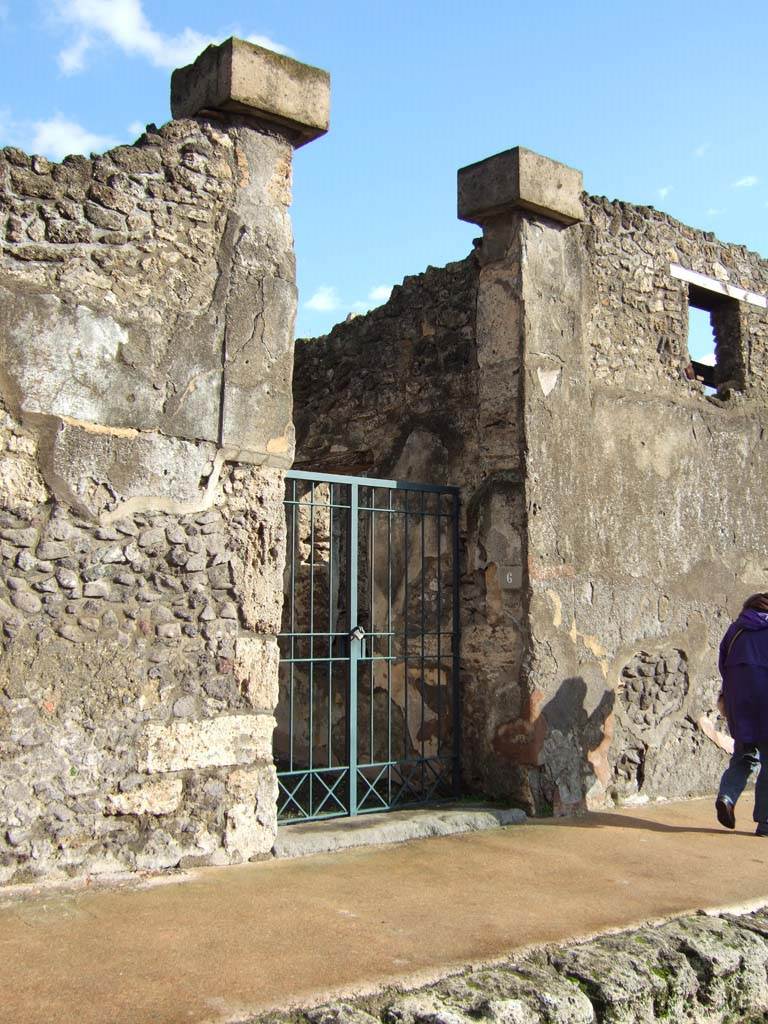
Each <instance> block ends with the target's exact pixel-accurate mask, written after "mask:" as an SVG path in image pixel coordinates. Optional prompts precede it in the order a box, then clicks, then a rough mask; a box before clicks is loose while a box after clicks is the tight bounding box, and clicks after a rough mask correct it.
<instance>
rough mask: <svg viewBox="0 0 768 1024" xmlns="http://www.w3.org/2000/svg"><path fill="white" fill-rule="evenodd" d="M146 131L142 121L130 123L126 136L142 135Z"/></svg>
mask: <svg viewBox="0 0 768 1024" xmlns="http://www.w3.org/2000/svg"><path fill="white" fill-rule="evenodd" d="M146 130H147V126H146V125H145V124H144V122H143V121H131V123H130V124H129V125H128V134H129V135H133V136H139V135H143V134H144V132H145V131H146Z"/></svg>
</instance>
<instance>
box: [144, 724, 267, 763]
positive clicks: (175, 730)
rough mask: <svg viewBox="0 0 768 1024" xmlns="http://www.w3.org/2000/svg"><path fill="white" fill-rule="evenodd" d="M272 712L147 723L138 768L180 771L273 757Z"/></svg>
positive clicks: (261, 760)
mask: <svg viewBox="0 0 768 1024" xmlns="http://www.w3.org/2000/svg"><path fill="white" fill-rule="evenodd" d="M274 728H275V720H274V718H273V717H272V716H271V715H226V716H221V717H219V718H209V719H205V720H204V721H202V722H186V721H181V722H171V723H170V724H169V725H165V724H162V723H159V722H149V723H148V724H147V727H146V731H145V734H144V745H145V749H144V751H143V753H142V754H141V755H140V758H139V768H140V770H141V771H145V772H179V771H184V770H185V769H189V768H210V767H214V766H215V767H221V766H223V765H236V764H253V763H254V762H262V763H263V762H268V761H271V759H272V732H273V730H274Z"/></svg>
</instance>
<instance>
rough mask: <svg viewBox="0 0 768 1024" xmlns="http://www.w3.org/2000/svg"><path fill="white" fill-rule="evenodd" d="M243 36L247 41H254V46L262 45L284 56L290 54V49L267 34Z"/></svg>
mask: <svg viewBox="0 0 768 1024" xmlns="http://www.w3.org/2000/svg"><path fill="white" fill-rule="evenodd" d="M235 34H237V33H235ZM245 38H246V39H247V40H248V42H249V43H255V44H256V46H263V47H264V48H265V49H267V50H274V51H275V53H283V54H285V55H286V57H287V56H290V53H291V51H290V50H289V49H288V47H287V46H283V44H282V43H276V42H275V41H274V39H270V38H269V36H246V37H245Z"/></svg>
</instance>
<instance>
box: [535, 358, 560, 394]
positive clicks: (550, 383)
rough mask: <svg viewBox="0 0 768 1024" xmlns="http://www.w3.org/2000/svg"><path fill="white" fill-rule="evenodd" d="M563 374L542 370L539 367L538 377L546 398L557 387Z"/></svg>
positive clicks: (557, 371)
mask: <svg viewBox="0 0 768 1024" xmlns="http://www.w3.org/2000/svg"><path fill="white" fill-rule="evenodd" d="M561 372H562V371H561V370H542V368H541V367H540V366H539V367H537V369H536V376H537V377H538V378H539V384H540V385H541V390H542V391H543V392H544V397H545V398H546V397H547V395H548V394H549V393H550V392H551V391H552V390H553V389H554V387H555V386H556V385H557V382H558V381H559V380H560V374H561Z"/></svg>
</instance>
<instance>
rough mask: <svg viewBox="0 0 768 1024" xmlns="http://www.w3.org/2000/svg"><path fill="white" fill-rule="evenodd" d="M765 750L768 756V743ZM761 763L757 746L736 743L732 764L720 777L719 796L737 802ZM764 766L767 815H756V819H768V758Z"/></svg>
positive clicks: (762, 771)
mask: <svg viewBox="0 0 768 1024" xmlns="http://www.w3.org/2000/svg"><path fill="white" fill-rule="evenodd" d="M765 751H766V755H767V758H768V745H766V747H765ZM759 764H760V755H759V753H758V748H757V747H754V746H750V745H748V744H746V743H736V744H735V745H734V750H733V754H732V755H731V761H730V764H729V765H728V767H727V768H726V769H725V771H724V772H723V777H722V778H721V779H720V789H719V791H718V797H720V798H722V797H727V799H728V800H730V801H731V803H732V804H735V803H736V801H737V800H738V799H739V797H740V796H741V794H742V793H743V792H744V787H745V786H746V784H747V782H748V781H749V776H750V775H751V774H752V772H753V771H754V770H755V768H757V766H758V765H759ZM763 766H764V769H765V770H761V775H762V774H765V779H764V780H763V783H764V787H765V799H766V807H765V810H766V817H765V818H757V817H756V818H755V821H764V820H768V760H764V761H763ZM761 809H762V805H761ZM755 814H757V807H756V808H755Z"/></svg>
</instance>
